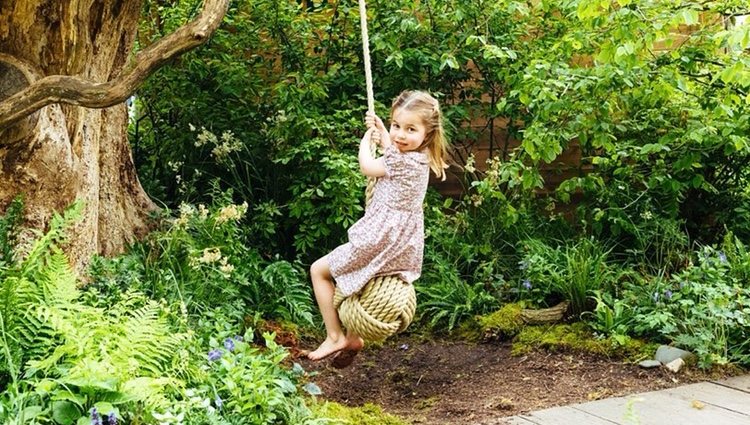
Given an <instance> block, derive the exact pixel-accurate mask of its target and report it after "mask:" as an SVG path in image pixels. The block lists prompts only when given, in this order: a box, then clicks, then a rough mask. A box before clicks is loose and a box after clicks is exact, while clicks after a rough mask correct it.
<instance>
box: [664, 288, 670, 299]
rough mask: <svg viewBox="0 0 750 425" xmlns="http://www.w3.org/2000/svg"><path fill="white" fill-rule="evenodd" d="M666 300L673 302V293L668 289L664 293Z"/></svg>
mask: <svg viewBox="0 0 750 425" xmlns="http://www.w3.org/2000/svg"><path fill="white" fill-rule="evenodd" d="M664 298H666V299H667V300H671V299H672V291H670V290H669V289H667V290H666V291H664Z"/></svg>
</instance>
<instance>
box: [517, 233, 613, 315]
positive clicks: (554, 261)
mask: <svg viewBox="0 0 750 425" xmlns="http://www.w3.org/2000/svg"><path fill="white" fill-rule="evenodd" d="M522 249H523V252H524V253H525V254H524V256H523V259H522V260H521V262H520V267H519V268H520V269H521V271H522V273H523V275H522V276H523V281H522V282H521V284H520V287H519V289H518V290H519V296H520V297H521V298H522V299H528V300H530V301H531V302H532V303H534V304H535V305H545V306H548V305H552V304H554V303H556V302H558V301H559V300H560V299H564V300H567V301H569V302H570V306H569V307H568V310H569V312H570V313H571V314H572V315H573V316H574V317H578V316H579V315H580V314H581V313H583V312H585V311H589V310H591V309H592V308H593V305H592V296H593V295H594V294H595V292H596V291H599V290H604V289H607V287H608V286H609V285H610V283H611V281H612V279H613V273H612V270H611V267H610V266H609V265H608V264H607V252H606V251H605V250H604V249H603V248H602V247H601V245H600V244H599V243H598V242H595V241H594V240H593V239H588V238H582V239H579V240H578V241H577V242H576V243H574V244H572V245H567V246H564V247H551V246H549V245H547V244H545V243H544V242H542V241H539V240H534V239H532V240H527V241H524V242H522Z"/></svg>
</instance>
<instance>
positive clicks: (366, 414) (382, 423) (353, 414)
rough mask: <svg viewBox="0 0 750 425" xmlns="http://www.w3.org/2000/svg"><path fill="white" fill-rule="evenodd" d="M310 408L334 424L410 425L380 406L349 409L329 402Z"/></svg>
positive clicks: (369, 405)
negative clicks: (384, 410)
mask: <svg viewBox="0 0 750 425" xmlns="http://www.w3.org/2000/svg"><path fill="white" fill-rule="evenodd" d="M310 408H311V409H312V411H313V412H314V413H315V414H316V415H317V416H319V417H324V418H329V419H331V422H330V423H332V424H341V425H343V424H351V425H409V422H407V421H405V420H404V419H401V418H399V417H397V416H394V415H390V414H388V413H385V412H383V409H381V408H380V407H379V406H376V405H374V404H370V403H367V404H365V405H364V406H360V407H347V406H344V405H343V404H339V403H335V402H330V401H327V402H325V403H322V404H317V403H316V404H313V405H311V406H310Z"/></svg>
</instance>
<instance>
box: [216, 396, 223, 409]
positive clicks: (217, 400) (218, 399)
mask: <svg viewBox="0 0 750 425" xmlns="http://www.w3.org/2000/svg"><path fill="white" fill-rule="evenodd" d="M214 403H216V408H217V409H221V406H223V405H224V401H223V400H222V399H221V397H219V396H218V395H217V396H216V398H215V399H214Z"/></svg>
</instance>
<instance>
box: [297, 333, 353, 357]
mask: <svg viewBox="0 0 750 425" xmlns="http://www.w3.org/2000/svg"><path fill="white" fill-rule="evenodd" d="M348 343H349V340H348V339H347V338H344V337H341V338H338V339H333V338H332V337H330V336H329V337H327V338H326V339H325V341H323V343H322V344H320V346H319V347H318V348H317V349H316V350H315V351H312V352H310V353H308V354H307V358H309V359H310V360H323V359H325V358H326V357H328V356H330V355H332V354H335V353H338V352H339V351H341V350H343V349H344V348H346V346H347V344H348Z"/></svg>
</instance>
